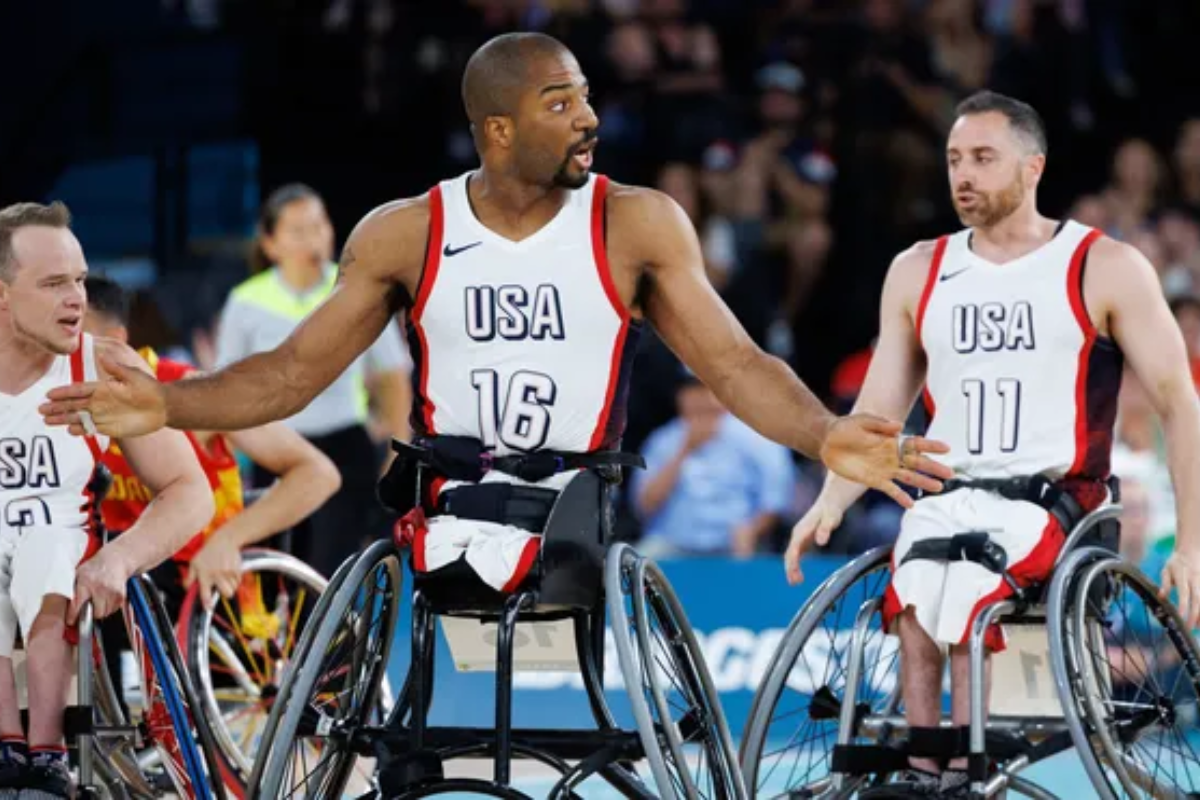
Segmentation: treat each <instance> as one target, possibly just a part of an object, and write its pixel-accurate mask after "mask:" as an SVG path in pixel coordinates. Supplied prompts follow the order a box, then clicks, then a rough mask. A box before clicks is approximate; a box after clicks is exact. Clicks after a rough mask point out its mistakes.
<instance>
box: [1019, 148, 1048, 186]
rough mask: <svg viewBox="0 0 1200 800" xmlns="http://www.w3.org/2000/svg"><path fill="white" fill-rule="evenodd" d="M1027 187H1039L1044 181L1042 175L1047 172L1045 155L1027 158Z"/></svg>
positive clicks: (1036, 154)
mask: <svg viewBox="0 0 1200 800" xmlns="http://www.w3.org/2000/svg"><path fill="white" fill-rule="evenodd" d="M1023 169H1024V171H1025V185H1026V186H1037V185H1038V182H1039V181H1041V179H1042V173H1043V172H1045V171H1046V156H1045V154H1044V153H1035V154H1034V155H1031V156H1027V157H1026V158H1025V166H1024V168H1023Z"/></svg>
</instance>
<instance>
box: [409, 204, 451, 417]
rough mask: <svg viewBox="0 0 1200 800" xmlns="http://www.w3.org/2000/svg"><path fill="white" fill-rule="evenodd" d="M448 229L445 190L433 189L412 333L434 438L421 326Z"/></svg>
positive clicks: (420, 387)
mask: <svg viewBox="0 0 1200 800" xmlns="http://www.w3.org/2000/svg"><path fill="white" fill-rule="evenodd" d="M445 228H446V216H445V210H444V207H443V205H442V187H440V186H434V187H433V188H432V189H430V190H429V243H428V244H427V245H426V247H425V267H424V268H423V269H422V270H421V282H420V284H419V285H418V286H417V296H416V297H415V298H414V300H413V308H412V313H410V314H409V319H410V320H411V321H412V325H413V331H414V332H415V333H416V335H417V343H418V345H419V346H420V348H421V359H420V360H421V364H420V370H421V374H420V376H419V377H418V380H417V392H418V394H419V398H418V403H419V406H420V408H421V413H422V416H423V417H424V421H425V431H424V432H425V434H426V435H428V436H432V435H434V434H435V433H437V430H436V429H435V428H434V426H433V412H434V406H433V401H432V400H430V399H429V341H428V340H427V339H426V338H425V329H424V328H423V327H422V326H421V315H422V314H423V313H424V312H425V304H426V303H427V302H429V295H430V294H431V293H432V292H433V284H434V282H435V281H437V273H438V267H439V266H440V265H441V263H442V237H443V234H444V231H445Z"/></svg>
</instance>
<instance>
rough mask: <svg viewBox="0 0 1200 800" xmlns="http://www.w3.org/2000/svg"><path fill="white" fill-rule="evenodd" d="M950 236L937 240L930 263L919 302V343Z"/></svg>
mask: <svg viewBox="0 0 1200 800" xmlns="http://www.w3.org/2000/svg"><path fill="white" fill-rule="evenodd" d="M949 241H950V237H949V236H943V237H941V238H939V239H938V240H937V244H935V245H934V247H933V258H932V259H931V260H930V261H929V274H928V275H926V276H925V288H924V289H922V290H921V299H920V300H919V301H917V343H918V344H919V343H920V342H921V326H922V325H924V324H925V309H927V308H928V307H929V296H930V295H932V294H933V286H934V284H936V283H937V276H938V273H939V272H941V270H942V257H943V256H945V255H946V244H947V243H948V242H949Z"/></svg>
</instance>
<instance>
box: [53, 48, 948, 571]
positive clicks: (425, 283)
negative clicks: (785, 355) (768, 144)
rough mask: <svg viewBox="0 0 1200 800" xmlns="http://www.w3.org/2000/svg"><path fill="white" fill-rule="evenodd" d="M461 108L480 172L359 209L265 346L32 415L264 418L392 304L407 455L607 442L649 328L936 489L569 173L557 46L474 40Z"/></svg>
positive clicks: (839, 460)
mask: <svg viewBox="0 0 1200 800" xmlns="http://www.w3.org/2000/svg"><path fill="white" fill-rule="evenodd" d="M463 101H464V105H465V107H466V112H467V117H468V118H469V120H470V122H471V127H472V131H473V134H474V138H475V143H476V147H477V150H478V152H479V154H480V159H481V161H482V164H481V167H480V168H479V169H477V170H474V171H472V172H470V173H469V174H467V175H463V176H461V177H459V178H458V179H455V180H451V181H445V182H443V183H442V184H440V185H438V186H437V187H434V188H433V189H431V190H430V191H429V192H427V193H426V194H423V195H421V196H419V197H412V198H408V199H404V200H398V201H396V202H393V203H389V204H387V205H384V206H382V207H380V208H378V209H376V210H375V211H373V212H371V213H370V214H369V215H367V217H366V218H365V219H364V220H363V221H362V222H361V223H359V225H358V226H357V227H356V228H355V230H354V232H353V233H352V234H351V236H350V238H349V241H348V242H347V244H346V248H345V251H344V253H343V255H342V259H341V275H340V277H339V279H338V282H337V286H336V287H335V289H334V291H333V292H332V294H331V295H330V296H329V298H328V299H326V300H325V302H324V303H323V304H322V305H321V306H320V307H319V308H318V309H317V310H315V311H314V312H313V313H312V314H311V315H310V316H309V317H308V318H307V319H306V320H305V321H304V323H303V324H302V325H301V326H300V327H299V328H297V329H296V331H295V332H294V333H293V334H292V335H291V336H290V338H288V339H287V341H285V342H284V343H283V344H282V345H281V346H280V347H278V348H277V349H275V350H272V351H270V352H266V353H261V354H257V355H254V356H251V357H249V358H246V359H244V360H242V361H239V362H237V363H235V364H231V365H229V366H227V367H225V368H223V369H221V370H219V371H217V372H213V373H211V374H207V375H202V376H197V377H195V378H188V379H186V380H182V381H177V382H175V383H171V384H166V385H163V384H159V383H157V382H155V381H154V380H153V379H151V378H149V377H147V376H146V375H144V374H143V373H141V372H134V371H132V370H127V369H123V368H121V367H119V366H114V367H113V373H114V375H113V376H112V377H110V378H109V379H108V380H105V381H102V382H88V383H83V384H77V385H74V386H71V387H68V388H64V389H62V390H56V391H54V392H51V394H50V397H51V402H49V403H47V404H46V406H45V407H44V408H43V409H42V411H43V413H44V414H45V415H46V419H47V421H48V422H50V423H51V424H54V425H68V426H70V430H71V431H72V432H74V433H77V434H78V433H82V432H83V431H84V428H83V426H82V420H81V419H80V417H79V412H80V411H81V410H86V411H89V412H90V414H91V419H92V420H94V423H95V426H96V428H97V429H99V430H100V431H101V432H103V433H108V434H110V435H129V434H141V433H145V432H147V431H151V430H156V429H158V428H160V427H162V426H163V425H169V426H171V427H176V428H183V429H187V428H195V429H200V430H227V429H237V428H246V427H251V426H255V425H261V424H263V423H265V422H267V421H269V420H274V419H281V418H284V417H287V416H289V415H291V414H293V413H295V412H296V411H297V410H299V409H301V408H303V407H304V406H305V405H306V404H307V403H308V402H309V401H310V400H311V399H312V398H313V397H315V396H316V395H317V394H318V393H319V392H320V391H321V390H322V389H323V388H324V387H325V386H327V385H329V383H330V382H331V381H332V380H333V379H334V378H335V377H336V376H337V375H338V374H339V373H341V372H342V370H344V369H345V368H346V366H347V365H348V364H350V363H351V362H352V361H353V360H354V359H355V358H357V357H358V356H359V355H360V354H361V353H362V352H363V350H365V349H366V348H367V347H368V346H369V345H370V343H371V342H373V341H374V340H375V339H376V338H377V337H378V336H379V333H380V331H382V330H383V328H384V326H385V325H387V324H388V322H389V321H390V320H391V318H392V316H393V315H394V314H395V313H396V312H397V311H398V310H399V309H401V308H402V307H405V308H407V314H408V322H409V326H410V336H409V342H410V345H411V346H412V348H413V351H414V363H415V364H416V370H415V374H414V378H415V382H416V387H415V388H416V390H417V391H416V393H415V395H416V397H415V402H414V408H413V415H412V421H413V429H414V433H415V434H416V436H417V438H418V439H420V440H421V441H422V442H423V443H429V442H430V441H434V442H436V441H443V442H444V441H445V440H448V439H451V438H452V437H453V438H466V439H469V440H473V441H474V442H475V444H476V446H477V447H479V448H482V450H483V451H484V455H485V456H486V457H485V458H483V466H484V467H485V468H491V472H490V473H489V474H493V473H503V472H504V469H505V467H504V465H505V463H506V462H504V461H502V460H498V459H502V458H503V457H505V456H509V455H513V456H517V457H522V458H523V457H525V456H528V455H530V454H534V455H537V454H545V453H546V451H551V454H554V453H560V454H561V453H566V454H575V455H580V454H586V453H593V452H595V451H601V450H609V449H613V448H616V447H618V446H619V442H620V435H621V432H622V428H623V425H624V420H625V410H624V406H625V400H626V395H627V393H628V387H629V381H628V378H629V370H630V368H631V366H632V361H633V358H632V354H633V343H634V341H635V340H636V337H637V335H638V332H639V331H640V329H641V327H642V325H643V324H644V322H645V321H646V320H649V321H650V322H651V323H652V324H653V325H654V326H655V327H656V328H657V330H658V332H659V334H660V335H661V336H662V338H663V339H664V340H665V341H666V342H667V343H668V344H669V345H670V346H671V347H672V348H673V349H674V350H675V352H676V353H678V354H679V356H680V357H681V359H682V360H683V362H684V363H685V364H686V365H687V366H688V367H689V368H690V369H691V370H692V371H693V372H694V373H695V374H696V375H698V376H699V377H700V378H701V379H702V380H703V381H704V382H705V383H707V384H708V385H709V386H710V387H712V389H713V390H714V391H715V392H716V394H717V396H718V397H719V398H720V399H721V402H722V403H723V404H724V405H725V406H726V407H727V408H729V409H730V411H732V412H733V413H734V414H735V415H737V416H738V417H740V418H742V419H743V420H744V421H746V422H747V423H748V424H749V425H750V426H751V427H753V428H755V429H757V430H758V431H759V432H760V433H762V434H763V435H765V436H767V437H769V438H771V439H774V440H775V441H778V442H781V443H783V444H785V445H788V446H790V447H792V448H793V449H795V450H797V451H799V452H801V453H803V454H805V455H807V456H809V457H811V458H818V457H819V458H821V459H822V460H823V461H824V462H825V463H826V464H827V465H828V466H829V467H830V468H831V469H833V470H834V471H836V472H839V473H841V474H843V475H845V476H847V477H848V478H850V479H851V480H855V481H860V482H862V483H864V484H866V485H868V486H871V487H874V488H877V489H879V490H881V491H884V492H887V493H889V494H890V495H892V496H893V497H895V498H897V500H899V501H900V502H907V501H908V496H907V495H906V494H905V493H904V492H903V491H902V490H901V489H900V487H899V486H898V485H897V482H903V483H908V484H910V485H913V486H916V487H918V488H923V489H929V490H933V491H937V490H938V489H939V488H940V483H939V481H938V480H937V478H939V477H944V476H948V475H949V474H950V473H949V471H948V470H947V469H945V468H944V467H942V466H941V465H939V464H937V463H936V462H935V461H934V460H933V459H931V458H930V457H928V456H927V455H926V453H929V452H943V451H944V448H943V447H942V446H940V445H939V444H938V443H936V442H930V441H927V440H925V439H919V438H918V439H911V440H905V444H906V446H905V447H903V448H898V447H897V441H898V439H897V437H898V434H899V431H900V425H899V423H896V422H893V421H889V420H885V419H882V418H880V417H876V416H873V415H857V416H851V417H843V418H837V417H834V416H833V415H832V414H830V413H829V411H828V410H826V409H825V407H824V406H823V405H822V404H821V403H820V401H819V400H818V399H817V398H816V397H815V396H814V395H813V394H812V393H811V392H810V391H809V390H808V389H807V388H806V387H805V386H804V384H803V383H801V381H800V380H799V379H797V377H796V376H795V374H793V373H792V372H791V370H789V369H788V367H787V366H786V365H785V364H784V363H783V362H781V361H780V360H778V359H776V358H774V357H772V356H770V355H768V354H766V353H764V352H763V351H762V350H761V349H759V348H758V347H757V346H756V345H755V344H754V343H753V341H752V340H751V339H750V338H749V336H747V335H746V332H745V331H744V330H743V328H742V326H741V325H740V324H739V323H738V322H737V320H736V319H735V318H734V317H733V315H732V314H731V313H730V312H729V310H728V309H727V308H726V307H725V306H724V305H723V304H722V302H721V300H720V298H719V297H718V296H717V294H716V292H715V291H714V290H713V288H712V286H711V285H710V284H709V282H708V280H707V279H706V277H705V273H704V261H703V258H702V256H701V252H700V247H699V243H698V241H697V237H696V232H695V230H694V229H693V227H692V225H691V223H690V222H689V220H688V218H687V216H686V215H685V214H684V213H683V211H682V210H681V209H680V208H679V206H678V205H676V204H675V203H674V202H673V201H672V200H671V199H670V198H668V197H667V196H666V195H664V194H662V193H660V192H656V191H653V190H650V189H644V188H640V187H633V186H622V185H619V184H616V183H615V182H612V181H609V180H607V179H606V178H604V177H603V176H597V175H593V174H591V165H592V153H593V151H594V149H595V147H596V144H597V141H598V140H597V135H596V134H597V127H598V125H599V121H598V120H597V118H596V115H595V113H594V112H593V110H592V107H591V105H590V103H589V101H588V83H587V79H586V78H585V77H584V75H583V72H582V70H581V69H580V66H579V63H578V62H577V61H576V60H575V58H574V56H573V55H572V54H571V53H570V51H568V50H567V48H566V47H564V46H563V45H562V44H561V43H560V42H558V41H556V40H555V39H553V38H551V37H549V36H545V35H542V34H536V33H519V34H505V35H503V36H499V37H496V38H494V39H492V40H491V41H489V42H488V43H486V44H484V45H483V46H482V47H480V48H479V50H477V51H476V53H475V54H474V55H473V56H472V58H471V60H470V62H469V63H468V65H467V68H466V74H465V75H464V78H463ZM578 461H579V459H576V458H563V459H555V458H551V459H550V460H549V462H547V461H545V460H543V461H542V463H543V464H545V463H550V464H552V465H553V464H558V465H559V466H560V467H567V466H569V465H570V464H572V463H578ZM475 467H476V468H478V467H479V461H478V460H477V462H476V464H475ZM551 471H552V472H553V471H554V470H553V469H551ZM555 477H557V476H554V475H552V476H551V479H554V478H555ZM527 552H528V551H527V550H526V549H524V548H522V550H521V554H526V553H527ZM510 568H511V570H510ZM501 569H502V570H509V571H512V570H519V569H520V564H519V563H517V564H511V565H502V567H501ZM512 574H515V572H513V573H512ZM492 577H493V578H495V576H494V575H493V576H492ZM502 588H503V587H502Z"/></svg>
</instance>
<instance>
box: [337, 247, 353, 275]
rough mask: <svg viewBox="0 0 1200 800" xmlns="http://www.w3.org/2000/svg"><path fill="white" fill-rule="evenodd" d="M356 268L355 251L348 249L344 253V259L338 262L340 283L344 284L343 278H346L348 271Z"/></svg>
mask: <svg viewBox="0 0 1200 800" xmlns="http://www.w3.org/2000/svg"><path fill="white" fill-rule="evenodd" d="M352 266H354V251H353V250H351V249H350V248H349V247H347V248H346V249H345V250H343V251H342V258H341V260H340V261H339V262H338V276H337V279H338V283H341V282H342V278H344V277H346V270H348V269H350V267H352Z"/></svg>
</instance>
